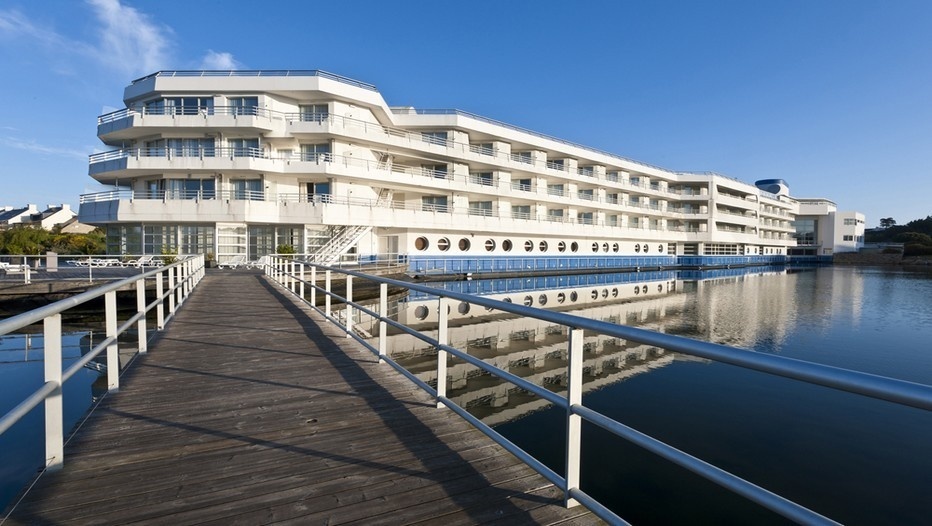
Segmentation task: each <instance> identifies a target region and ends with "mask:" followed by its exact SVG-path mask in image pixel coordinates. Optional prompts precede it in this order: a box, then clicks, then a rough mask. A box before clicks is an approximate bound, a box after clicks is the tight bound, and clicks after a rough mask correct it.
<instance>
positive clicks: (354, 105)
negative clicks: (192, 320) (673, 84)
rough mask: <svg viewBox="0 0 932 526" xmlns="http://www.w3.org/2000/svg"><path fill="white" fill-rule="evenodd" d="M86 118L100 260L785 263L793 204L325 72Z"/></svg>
mask: <svg viewBox="0 0 932 526" xmlns="http://www.w3.org/2000/svg"><path fill="white" fill-rule="evenodd" d="M124 102H125V104H126V108H125V109H123V110H120V111H117V112H114V113H110V114H107V115H103V116H101V117H100V118H99V119H98V136H99V138H100V139H101V141H103V142H104V143H105V144H106V145H108V146H110V147H111V148H112V149H111V150H110V151H106V152H103V153H99V154H95V155H92V156H91V157H90V170H89V173H90V175H91V176H92V177H93V178H95V179H96V180H97V181H99V182H101V183H103V184H106V185H112V186H113V190H112V191H109V192H102V193H95V194H89V195H84V196H82V197H81V209H80V219H81V221H83V222H88V223H92V224H96V225H100V226H105V227H106V229H107V239H108V251H109V252H110V253H153V254H158V253H163V252H171V253H197V252H202V253H213V254H216V256H217V259H218V260H219V261H223V260H225V259H229V258H231V257H233V256H235V255H239V254H246V255H248V257H249V258H250V259H255V258H257V257H259V256H262V255H264V254H268V253H274V252H276V250H278V249H279V248H280V247H282V246H289V247H291V248H294V249H295V251H296V252H298V253H305V254H309V255H311V256H312V257H314V258H315V259H317V260H318V261H321V262H334V261H336V260H338V259H339V258H340V257H345V255H346V254H350V257H353V258H360V259H362V260H367V259H374V258H383V257H391V258H400V259H401V260H403V261H407V262H408V263H409V265H410V269H411V271H412V272H414V273H427V272H438V271H446V272H482V271H509V270H554V269H561V268H614V267H636V266H667V265H674V264H677V263H680V264H688V265H708V264H729V263H762V264H763V263H772V262H782V261H783V259H784V258H785V256H786V254H787V253H788V249H789V248H790V247H794V246H795V245H796V239H795V237H794V233H795V229H794V227H793V221H794V220H795V218H796V215H797V214H798V211H799V203H798V202H797V200H796V199H794V198H792V197H790V196H789V192H788V188H787V187H786V184H785V183H783V182H782V181H779V180H769V181H761V185H760V187H758V186H755V185H754V184H750V183H747V182H743V181H739V180H736V179H732V178H729V177H725V176H722V175H718V174H715V173H682V172H675V171H671V170H667V169H664V168H660V167H657V166H652V165H649V164H645V163H641V162H637V161H633V160H630V159H626V158H624V157H620V156H617V155H614V154H611V153H608V152H603V151H599V150H596V149H593V148H588V147H585V146H582V145H579V144H574V143H571V142H568V141H564V140H561V139H558V138H555V137H550V136H547V135H543V134H540V133H536V132H533V131H529V130H525V129H522V128H519V127H516V126H512V125H509V124H505V123H502V122H498V121H494V120H491V119H487V118H484V117H481V116H478V115H474V114H470V113H466V112H462V111H458V110H421V109H415V108H410V107H403V108H398V107H390V106H389V105H388V104H387V103H386V102H385V100H384V99H383V98H382V96H381V95H380V94H379V92H378V91H377V90H376V88H375V87H374V86H371V85H368V84H365V83H361V82H357V81H353V80H350V79H346V78H343V77H339V76H335V75H331V74H328V73H324V72H320V71H248V72H247V71H243V72H235V71H234V72H215V71H193V72H192V71H161V72H158V73H155V74H152V75H149V76H147V77H143V78H141V79H138V80H136V81H134V82H133V83H132V84H131V85H130V86H128V87H127V88H126V90H125V94H124Z"/></svg>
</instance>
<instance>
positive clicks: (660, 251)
mask: <svg viewBox="0 0 932 526" xmlns="http://www.w3.org/2000/svg"><path fill="white" fill-rule="evenodd" d="M657 252H659V253H661V254H663V245H657Z"/></svg>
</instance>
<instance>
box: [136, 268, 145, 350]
mask: <svg viewBox="0 0 932 526" xmlns="http://www.w3.org/2000/svg"><path fill="white" fill-rule="evenodd" d="M136 312H137V313H138V314H142V317H140V318H139V321H138V322H136V332H137V333H138V336H139V343H138V344H137V345H138V346H137V349H138V350H139V354H143V353H145V352H146V350H147V349H146V280H144V279H139V280H137V281H136Z"/></svg>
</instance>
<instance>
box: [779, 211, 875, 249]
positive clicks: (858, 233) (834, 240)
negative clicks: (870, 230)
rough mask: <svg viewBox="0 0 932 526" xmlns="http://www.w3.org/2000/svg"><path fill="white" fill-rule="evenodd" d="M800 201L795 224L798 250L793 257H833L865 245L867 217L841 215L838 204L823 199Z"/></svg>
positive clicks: (852, 213)
mask: <svg viewBox="0 0 932 526" xmlns="http://www.w3.org/2000/svg"><path fill="white" fill-rule="evenodd" d="M797 201H798V202H799V213H798V215H797V216H796V220H795V221H794V222H793V224H794V226H795V227H796V234H795V237H796V243H797V247H796V248H794V249H791V251H790V254H792V255H800V256H820V257H831V256H833V255H835V254H838V253H840V252H857V251H858V250H859V249H860V248H861V247H863V246H864V227H865V218H864V214H862V213H860V212H839V211H838V205H836V204H835V203H834V202H832V201H830V200H828V199H824V198H812V199H804V198H797Z"/></svg>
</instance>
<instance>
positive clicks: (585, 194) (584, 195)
mask: <svg viewBox="0 0 932 526" xmlns="http://www.w3.org/2000/svg"><path fill="white" fill-rule="evenodd" d="M577 195H578V196H579V198H580V199H583V200H585V201H592V200H594V199H595V192H594V191H593V190H592V189H591V188H589V189H585V190H579V191H578V193H577Z"/></svg>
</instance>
